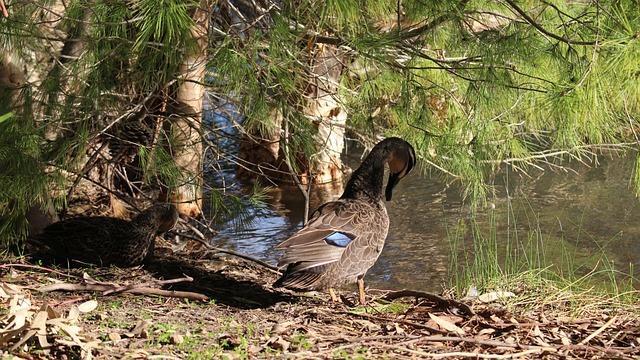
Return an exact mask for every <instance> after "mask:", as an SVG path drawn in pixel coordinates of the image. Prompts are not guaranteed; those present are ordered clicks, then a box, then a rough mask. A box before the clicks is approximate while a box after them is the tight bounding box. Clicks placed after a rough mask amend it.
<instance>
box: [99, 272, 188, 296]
mask: <svg viewBox="0 0 640 360" xmlns="http://www.w3.org/2000/svg"><path fill="white" fill-rule="evenodd" d="M192 281H193V278H192V277H191V276H185V277H183V278H178V279H170V280H154V281H148V282H146V283H142V284H129V285H125V286H118V287H117V288H115V289H109V290H107V291H105V292H103V293H102V295H105V296H106V295H111V294H117V293H121V292H125V291H130V290H133V289H141V288H148V287H150V285H154V284H155V285H160V286H162V285H168V284H178V283H181V282H192Z"/></svg>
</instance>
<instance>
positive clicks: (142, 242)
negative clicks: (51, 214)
mask: <svg viewBox="0 0 640 360" xmlns="http://www.w3.org/2000/svg"><path fill="white" fill-rule="evenodd" d="M177 221H178V211H177V210H176V207H175V206H174V205H171V204H160V205H154V206H152V207H150V208H148V209H146V210H144V211H143V212H141V213H140V214H139V215H138V216H136V217H134V218H133V219H132V220H131V221H127V220H122V219H118V218H113V217H106V216H80V217H75V218H70V219H66V220H62V221H58V222H56V223H53V224H51V225H49V226H47V227H46V228H44V230H43V231H42V232H41V233H39V234H37V235H35V236H33V237H31V238H30V239H28V241H27V249H28V251H29V252H30V253H31V254H32V256H33V257H34V258H36V259H42V260H46V261H53V262H56V263H59V264H64V265H66V264H71V263H73V264H93V265H99V266H108V265H115V266H119V267H129V266H135V265H139V264H141V263H142V262H143V261H144V260H146V259H147V258H149V257H151V256H152V255H153V251H154V245H155V238H156V236H157V235H160V234H162V233H164V232H165V231H167V230H170V229H172V228H173V227H174V226H175V224H176V222H177Z"/></svg>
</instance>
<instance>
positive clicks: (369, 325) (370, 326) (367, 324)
mask: <svg viewBox="0 0 640 360" xmlns="http://www.w3.org/2000/svg"><path fill="white" fill-rule="evenodd" d="M353 322H354V323H356V324H358V325H360V326H362V328H364V329H366V330H367V331H380V329H381V327H380V325H378V324H376V323H373V322H371V321H369V320H365V319H354V320H353Z"/></svg>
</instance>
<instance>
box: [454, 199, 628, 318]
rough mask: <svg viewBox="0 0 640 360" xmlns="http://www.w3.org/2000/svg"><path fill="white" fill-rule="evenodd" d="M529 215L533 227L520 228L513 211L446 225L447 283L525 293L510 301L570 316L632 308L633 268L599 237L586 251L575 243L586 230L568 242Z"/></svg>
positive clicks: (463, 290)
mask: <svg viewBox="0 0 640 360" xmlns="http://www.w3.org/2000/svg"><path fill="white" fill-rule="evenodd" d="M501 216H502V217H501ZM530 219H533V220H534V222H533V226H532V224H529V226H528V230H522V226H518V225H520V224H517V223H516V221H515V216H514V215H513V212H511V211H510V212H509V214H507V215H506V216H505V215H499V214H497V212H495V211H493V210H491V211H490V213H489V215H488V217H487V219H486V220H485V219H479V218H477V217H472V218H471V219H470V220H468V221H466V222H465V221H461V222H459V223H458V224H457V226H455V227H454V228H452V229H448V239H449V243H450V247H451V251H450V254H451V258H450V267H449V271H450V274H451V276H450V278H451V279H452V280H451V286H452V288H453V289H454V290H455V292H456V295H457V296H459V297H462V296H465V295H466V294H467V293H468V292H469V290H470V289H473V290H477V292H478V293H486V292H490V291H496V290H504V291H511V292H514V293H516V294H524V295H523V296H520V297H516V298H513V299H512V300H509V301H510V302H511V303H512V305H518V306H519V308H520V309H521V310H527V309H530V308H531V307H540V306H542V307H544V306H556V307H557V306H559V305H562V307H563V308H566V309H567V311H569V313H570V314H572V315H578V314H580V313H582V312H584V311H589V310H590V309H592V308H600V309H601V308H602V307H607V308H625V309H630V308H631V309H633V308H636V305H635V304H637V303H638V302H640V293H639V292H638V291H637V290H635V289H634V285H637V284H638V279H636V278H634V277H633V267H631V266H629V267H628V268H626V270H627V271H628V272H627V271H623V270H621V269H619V268H617V267H616V266H615V263H614V261H613V260H612V259H611V258H610V257H609V256H608V254H607V251H606V248H605V246H603V245H600V243H598V242H597V241H592V243H595V244H596V245H597V246H596V249H597V250H596V251H595V252H594V253H591V254H589V253H588V250H585V248H583V247H581V246H579V245H580V241H581V239H580V236H583V237H584V235H585V234H584V233H581V232H580V231H579V232H578V233H577V234H575V236H576V240H575V241H567V239H566V238H565V237H564V236H560V237H558V236H554V234H551V233H549V234H545V233H544V232H543V231H542V230H541V226H540V225H539V222H538V220H537V217H535V216H532V217H530ZM499 229H500V231H499ZM591 240H593V239H591ZM613 241H615V239H610V240H609V242H613Z"/></svg>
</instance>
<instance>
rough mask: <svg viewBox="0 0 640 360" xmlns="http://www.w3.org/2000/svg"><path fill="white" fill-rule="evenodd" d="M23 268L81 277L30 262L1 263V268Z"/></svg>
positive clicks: (69, 276)
mask: <svg viewBox="0 0 640 360" xmlns="http://www.w3.org/2000/svg"><path fill="white" fill-rule="evenodd" d="M14 267H15V268H23V269H33V270H39V271H45V272H49V273H53V274H58V275H62V276H66V277H68V278H74V279H79V278H80V277H79V276H76V275H71V274H66V273H63V272H62V271H58V270H55V269H49V268H46V267H42V266H37V265H29V264H2V265H0V269H10V268H14Z"/></svg>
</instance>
